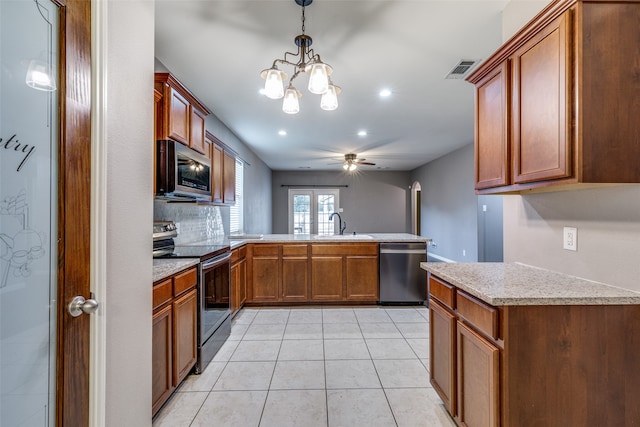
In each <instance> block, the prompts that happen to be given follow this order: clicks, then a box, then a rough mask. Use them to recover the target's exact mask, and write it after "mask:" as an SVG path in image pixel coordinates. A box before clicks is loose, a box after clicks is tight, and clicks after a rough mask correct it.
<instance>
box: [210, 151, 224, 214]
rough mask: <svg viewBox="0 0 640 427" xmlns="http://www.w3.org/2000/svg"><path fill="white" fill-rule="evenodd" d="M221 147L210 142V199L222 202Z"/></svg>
mask: <svg viewBox="0 0 640 427" xmlns="http://www.w3.org/2000/svg"><path fill="white" fill-rule="evenodd" d="M222 157H223V152H222V147H220V146H219V145H218V144H211V181H212V182H211V201H212V202H214V203H222V202H223V199H222V177H223V175H222V169H223V162H222Z"/></svg>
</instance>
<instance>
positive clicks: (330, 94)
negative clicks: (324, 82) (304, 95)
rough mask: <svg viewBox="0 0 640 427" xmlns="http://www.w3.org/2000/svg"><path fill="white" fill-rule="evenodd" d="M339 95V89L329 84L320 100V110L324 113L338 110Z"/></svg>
mask: <svg viewBox="0 0 640 427" xmlns="http://www.w3.org/2000/svg"><path fill="white" fill-rule="evenodd" d="M339 93H340V87H338V86H334V85H332V84H329V87H328V89H327V91H326V92H325V93H323V94H322V98H321V99H320V108H322V109H323V110H326V111H332V110H335V109H336V108H338V94H339Z"/></svg>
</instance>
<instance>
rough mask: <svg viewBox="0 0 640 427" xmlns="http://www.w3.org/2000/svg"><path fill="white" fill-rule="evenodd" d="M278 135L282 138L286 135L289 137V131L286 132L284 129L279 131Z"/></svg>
mask: <svg viewBox="0 0 640 427" xmlns="http://www.w3.org/2000/svg"><path fill="white" fill-rule="evenodd" d="M278 135H280V136H285V135H287V131H286V130H284V129H282V130H279V131H278Z"/></svg>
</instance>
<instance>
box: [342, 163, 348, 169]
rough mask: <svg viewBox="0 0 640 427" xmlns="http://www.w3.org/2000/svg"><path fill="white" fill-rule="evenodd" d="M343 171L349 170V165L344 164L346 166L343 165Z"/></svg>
mask: <svg viewBox="0 0 640 427" xmlns="http://www.w3.org/2000/svg"><path fill="white" fill-rule="evenodd" d="M342 169H344V170H349V163H347V162H344V164H343V165H342Z"/></svg>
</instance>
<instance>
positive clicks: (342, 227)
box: [329, 212, 347, 236]
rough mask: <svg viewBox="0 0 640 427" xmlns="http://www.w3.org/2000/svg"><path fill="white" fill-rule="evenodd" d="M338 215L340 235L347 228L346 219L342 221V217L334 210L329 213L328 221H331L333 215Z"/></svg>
mask: <svg viewBox="0 0 640 427" xmlns="http://www.w3.org/2000/svg"><path fill="white" fill-rule="evenodd" d="M334 215H338V228H339V229H340V235H341V236H342V235H343V234H344V229H345V228H347V221H342V217H341V216H340V214H339V213H338V212H334V213H332V214H331V215H329V221H333V216H334Z"/></svg>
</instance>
